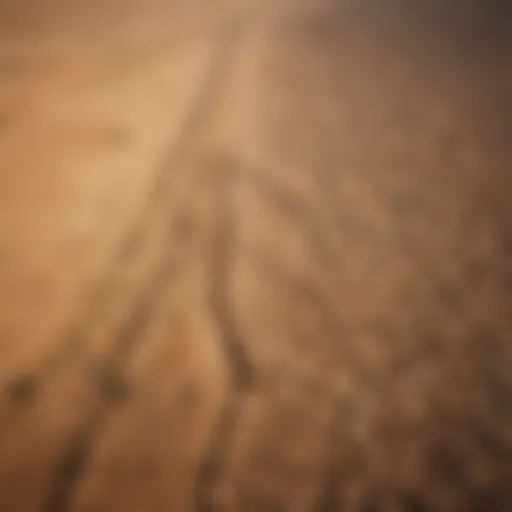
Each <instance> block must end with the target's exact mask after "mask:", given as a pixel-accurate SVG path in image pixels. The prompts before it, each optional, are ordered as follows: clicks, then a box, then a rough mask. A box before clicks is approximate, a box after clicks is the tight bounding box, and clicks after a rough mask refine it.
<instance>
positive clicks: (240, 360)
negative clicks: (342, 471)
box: [195, 165, 255, 512]
mask: <svg viewBox="0 0 512 512" xmlns="http://www.w3.org/2000/svg"><path fill="white" fill-rule="evenodd" d="M236 172H237V169H236V168H235V165H233V168H232V169H230V172H228V173H226V182H225V183H224V187H223V192H224V194H223V197H222V198H221V200H220V201H219V204H220V207H219V210H220V211H219V222H218V227H217V233H216V234H217V236H216V240H215V244H214V247H213V250H212V253H211V258H210V265H211V267H210V279H211V285H210V301H211V308H212V311H213V314H214V316H215V319H216V321H217V325H218V328H219V331H220V339H221V342H222V346H221V350H222V352H223V353H224V354H225V356H226V359H227V362H228V364H229V367H230V371H231V396H230V397H229V399H228V400H227V404H226V405H225V407H224V410H223V411H222V412H221V414H220V420H219V422H218V424H217V426H216V427H215V428H214V433H213V435H212V438H211V440H210V448H209V450H208V453H207V455H206V458H205V460H204V461H203V463H202V465H201V467H200V469H199V471H198V474H197V480H196V489H195V490H196V510H198V511H199V512H212V511H215V510H218V509H219V506H218V504H217V503H216V500H215V497H214V493H215V490H216V486H217V485H218V484H219V483H220V480H221V479H222V476H223V470H224V468H225V465H226V463H227V460H228V459H229V456H230V454H231V448H232V443H233V439H234V436H235V434H236V431H237V429H238V427H239V422H240V419H241V415H242V409H243V406H244V403H245V402H246V400H247V397H248V395H249V393H250V392H251V391H252V389H253V387H254V383H255V369H254V367H253V366H252V364H251V361H250V358H249V356H248V354H247V351H246V347H244V342H243V340H242V339H241V338H240V335H239V333H238V332H237V327H236V325H235V324H236V322H235V319H234V317H233V311H232V306H231V304H230V301H229V292H228V286H229V282H230V268H231V265H232V264H233V261H234V258H235V254H234V253H235V247H236V237H237V227H236V221H237V213H238V212H237V211H236V207H235V204H234V197H233V193H232V188H233V183H234V180H235V179H236V176H235V173H236Z"/></svg>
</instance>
